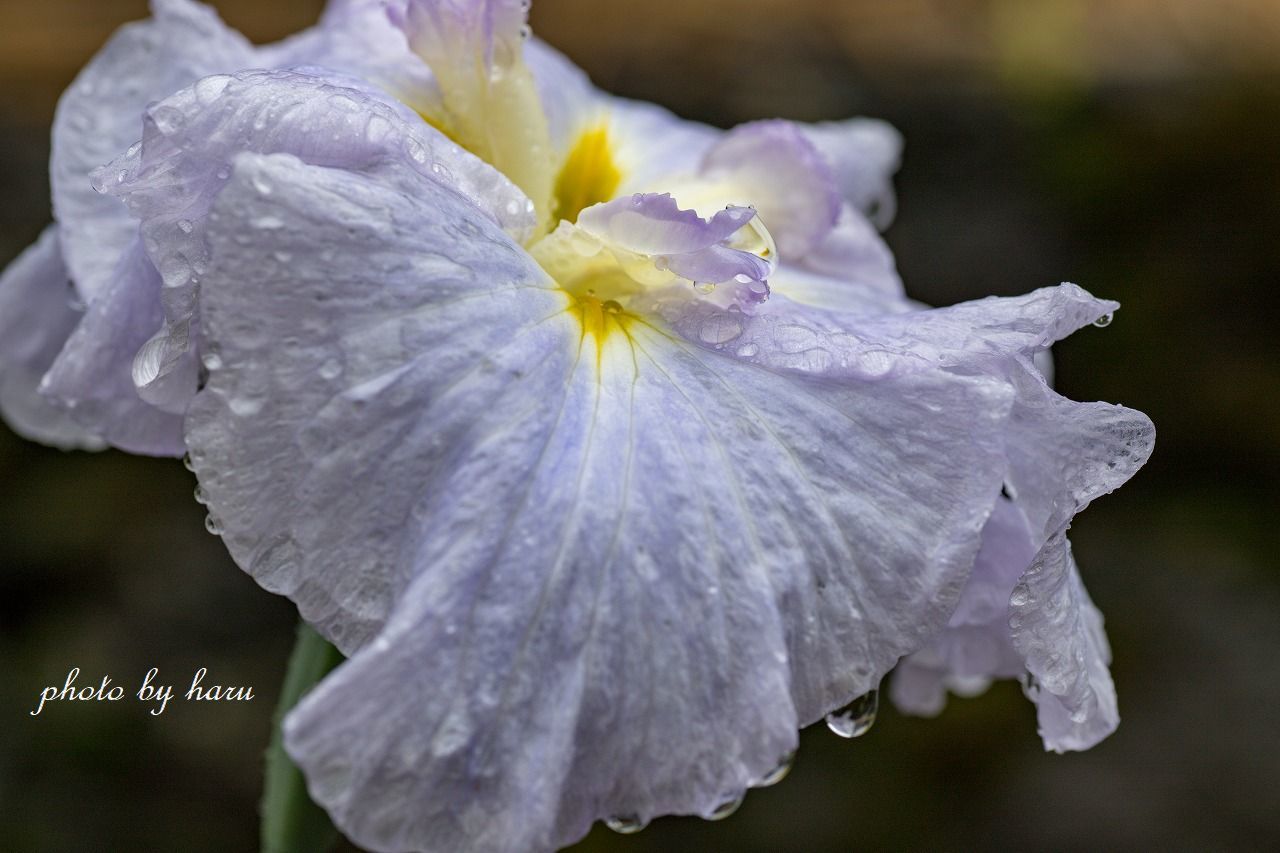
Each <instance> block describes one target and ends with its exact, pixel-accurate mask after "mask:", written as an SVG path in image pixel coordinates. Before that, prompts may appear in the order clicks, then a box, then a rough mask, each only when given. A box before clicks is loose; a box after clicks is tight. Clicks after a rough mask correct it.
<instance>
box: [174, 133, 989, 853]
mask: <svg viewBox="0 0 1280 853" xmlns="http://www.w3.org/2000/svg"><path fill="white" fill-rule="evenodd" d="M261 182H266V183H267V184H268V185H270V186H271V187H272V188H273V190H272V192H271V193H269V194H263V193H261V192H259V191H258V189H257V185H258V184H259V183H261ZM214 212H215V213H216V214H217V217H216V218H211V220H210V221H211V226H210V229H209V232H208V233H209V241H210V246H211V257H210V267H209V270H208V272H207V273H206V274H205V287H204V289H203V290H202V294H201V302H202V305H203V306H204V315H203V316H204V321H205V332H206V334H207V335H208V336H209V338H210V342H211V343H212V344H215V345H216V347H217V349H216V351H217V353H218V358H219V360H220V364H219V365H218V366H217V367H216V369H213V370H212V371H211V374H210V379H209V384H208V385H207V387H206V388H205V390H204V391H203V392H202V393H201V395H200V396H199V397H198V398H197V400H196V402H195V404H194V405H193V407H192V410H191V414H190V415H189V421H188V442H189V444H190V446H191V453H192V458H193V461H194V463H195V466H196V470H197V473H198V476H199V477H200V480H201V483H202V485H203V486H204V487H205V489H206V492H207V493H208V495H209V500H210V509H211V511H212V512H213V514H214V515H215V517H216V519H217V521H218V523H219V524H220V525H221V526H222V528H223V529H224V530H225V538H226V540H227V543H228V546H229V547H230V549H231V551H232V553H233V555H235V556H236V558H237V561H238V562H240V563H241V564H242V565H244V566H245V567H246V568H247V569H248V570H249V571H250V572H251V573H253V574H254V575H255V577H257V578H258V579H259V580H260V582H262V583H263V584H264V585H266V586H268V587H269V588H272V589H278V590H281V591H285V592H288V593H289V594H290V595H292V596H293V597H294V598H295V600H297V601H298V602H299V604H300V607H301V609H302V611H303V613H304V615H306V616H307V618H308V619H309V620H311V621H313V622H314V623H316V624H317V625H318V626H319V627H320V629H321V630H322V631H323V632H324V633H326V635H328V636H330V637H331V638H332V639H334V640H335V641H336V642H338V643H339V645H340V646H341V647H343V648H344V649H346V650H347V651H350V652H355V653H356V655H355V657H354V658H353V659H352V660H351V661H350V662H349V663H348V664H347V665H346V666H344V667H343V668H342V669H340V670H339V671H338V672H337V673H335V675H334V676H333V677H332V678H331V679H330V680H328V681H327V682H326V683H325V684H324V685H322V686H321V687H319V688H318V689H317V690H316V691H315V692H313V693H312V694H311V695H310V698H309V699H308V701H307V702H306V703H305V704H304V705H303V706H302V707H301V708H300V709H299V710H298V711H297V712H296V713H295V714H294V715H293V716H292V717H291V718H290V722H289V724H288V744H289V748H290V750H291V752H292V754H293V755H294V756H295V758H296V759H297V760H298V761H299V762H300V763H301V765H302V766H303V767H304V769H305V770H306V772H307V773H308V776H309V778H310V780H311V787H312V791H313V793H314V794H315V796H316V797H317V798H318V800H319V801H320V802H322V803H323V804H324V805H325V806H326V807H327V808H328V809H329V810H330V812H331V813H332V814H333V815H334V817H335V818H336V819H337V821H338V822H339V824H340V826H342V827H343V829H344V830H345V831H347V832H348V833H349V834H351V835H352V836H353V837H354V838H355V839H356V840H357V841H358V842H360V843H362V844H365V845H366V846H371V847H374V848H376V849H410V848H412V849H420V848H428V849H432V848H438V849H450V850H459V851H465V850H482V849H483V850H489V849H499V850H520V851H526V850H530V849H547V848H550V847H553V846H558V845H561V844H564V843H567V842H568V841H571V840H573V839H575V838H577V837H579V836H580V835H581V834H582V833H583V832H585V831H586V829H587V828H588V826H589V824H590V822H591V821H592V820H595V819H598V818H602V817H605V816H607V815H610V814H624V813H636V814H639V815H641V816H642V817H648V816H653V815H656V814H660V813H666V812H674V811H679V812H695V813H703V814H707V813H710V812H711V811H712V810H713V809H714V808H715V807H716V806H717V805H719V804H720V803H721V802H723V801H724V800H725V799H728V798H732V797H734V796H736V795H737V794H739V793H740V792H741V791H742V790H743V789H744V788H745V787H747V786H748V785H750V784H753V783H754V782H756V781H758V780H760V779H761V778H763V777H764V776H766V775H767V774H768V773H769V772H770V771H771V770H772V769H773V768H774V766H775V765H776V763H777V762H778V761H779V760H780V759H781V757H782V755H783V754H784V753H785V752H786V751H788V750H789V749H791V748H792V747H793V745H794V742H795V731H796V727H797V725H798V724H802V723H808V722H811V721H813V720H816V719H818V718H820V717H821V716H822V715H823V714H825V713H827V712H828V711H830V710H832V709H833V708H835V707H837V706H839V705H841V704H843V703H845V702H847V701H848V700H849V699H851V698H853V696H855V695H857V694H859V693H861V692H865V691H866V690H869V689H871V688H872V687H874V686H875V685H876V684H877V683H878V681H879V679H880V678H881V677H882V676H883V675H884V673H885V672H886V671H887V670H888V669H889V668H890V667H891V666H892V665H893V663H894V662H895V661H896V660H897V659H898V657H900V656H901V655H903V654H906V653H907V652H909V651H911V650H912V649H914V648H916V647H918V645H919V644H920V643H922V642H923V641H924V640H925V639H926V638H927V637H928V636H931V635H932V634H933V633H934V632H935V631H936V630H937V629H938V628H939V627H941V625H942V624H944V623H945V621H946V618H947V616H948V614H949V613H950V611H951V609H952V607H953V606H954V603H955V600H956V598H957V597H958V595H959V593H960V589H961V587H962V586H963V581H964V577H965V575H966V574H967V569H968V566H969V565H970V564H971V562H972V560H973V556H974V554H975V553H976V551H977V548H978V534H979V531H980V529H981V526H982V523H983V520H984V519H985V517H986V515H987V513H988V512H989V509H990V506H991V502H992V500H993V499H994V495H995V494H996V493H997V492H998V490H999V486H1000V482H1001V475H1002V467H1003V458H1004V457H1003V442H1002V438H1001V432H1002V429H1001V425H1002V424H1003V423H1004V419H1005V418H1006V416H1007V412H1008V406H1009V404H1010V402H1011V397H1010V393H1009V389H1008V388H1007V387H1006V386H1005V385H1003V384H1002V383H1000V382H993V381H990V380H988V379H985V378H982V377H966V376H959V375H956V374H952V373H948V372H945V371H941V370H934V371H932V372H928V373H924V372H920V373H905V374H903V375H902V376H899V377H893V378H890V379H887V380H884V381H874V382H866V381H850V382H848V383H845V384H843V385H840V384H833V383H831V382H829V381H827V380H826V379H824V378H821V377H814V378H809V377H805V376H800V375H784V373H782V372H778V371H772V370H762V369H761V368H760V367H758V366H756V365H753V364H749V363H746V362H742V361H739V360H736V359H732V358H725V357H724V355H722V354H720V353H717V352H710V351H707V350H704V349H702V348H699V347H696V346H691V345H688V344H684V343H682V342H680V341H679V340H678V338H675V337H673V336H672V335H671V334H670V332H660V331H658V330H656V329H653V328H651V327H649V326H647V325H645V324H644V323H639V322H636V323H634V324H633V325H632V326H630V327H629V329H628V334H627V335H616V336H612V337H611V338H609V339H607V340H606V341H605V343H604V345H603V346H604V348H603V349H602V350H601V351H600V352H599V354H598V355H597V353H595V352H594V351H592V350H593V349H594V347H595V346H596V344H595V343H594V342H593V339H592V338H590V337H584V334H583V331H582V329H581V327H580V326H579V323H578V321H577V320H576V319H575V318H574V314H573V311H572V310H566V309H572V304H573V303H572V299H571V297H569V296H568V294H566V293H565V292H563V291H561V290H559V289H558V288H555V287H554V286H553V285H552V283H551V282H550V281H549V280H548V279H546V277H545V275H544V274H542V273H541V271H540V270H538V269H537V267H536V266H534V265H533V263H532V261H531V260H530V259H529V258H528V257H527V256H526V255H524V253H523V252H521V251H520V250H519V249H518V248H517V247H516V246H515V245H514V244H512V243H511V242H510V241H509V240H508V238H506V237H505V236H504V235H502V233H501V232H500V231H498V229H497V228H496V226H495V225H494V224H493V223H492V221H490V220H488V219H487V218H486V217H484V216H483V215H481V214H480V213H479V212H478V211H474V210H471V209H469V208H467V207H466V205H465V202H464V201H463V200H462V199H461V198H460V197H459V196H457V195H455V194H452V193H449V192H447V191H445V190H443V189H442V188H440V187H439V186H437V185H435V184H433V183H431V182H428V181H423V182H422V185H421V186H419V187H417V188H416V189H415V191H414V192H412V193H405V192H400V191H397V190H396V189H395V188H393V187H387V186H384V185H382V184H380V183H379V182H378V180H377V176H376V175H372V174H358V173H350V172H344V171H341V170H334V169H322V168H317V167H314V166H306V165H304V164H302V163H300V162H299V161H297V160H295V159H293V158H284V157H279V156H276V157H265V158H264V157H258V156H253V155H242V156H241V157H240V158H238V159H237V161H236V169H235V172H234V173H233V176H232V178H231V179H230V181H229V182H228V183H227V185H226V187H225V188H224V189H223V191H222V193H221V194H220V195H219V197H218V199H217V201H216V202H215V210H214ZM264 216H270V217H272V218H273V219H275V220H278V221H279V223H280V224H279V227H277V228H275V229H272V233H271V234H269V235H266V234H261V233H255V232H254V231H253V229H248V230H246V229H243V228H241V227H239V223H244V222H252V221H253V220H254V219H255V218H261V217H264ZM441 223H445V227H448V226H449V225H452V227H453V228H454V229H455V230H454V232H453V233H448V232H446V231H445V227H442V226H441ZM464 223H465V224H464ZM281 250H283V251H285V252H288V253H289V254H290V257H291V258H292V259H293V260H292V261H290V262H288V263H282V262H280V261H279V259H277V258H276V257H275V255H274V253H275V252H278V251H281ZM326 251H327V254H325V253H326ZM322 295H323V296H325V297H326V298H324V299H319V298H318V297H319V296H322ZM296 328H305V329H307V330H308V335H307V336H306V338H305V339H303V338H301V337H300V336H296V335H294V334H292V333H291V332H290V330H291V329H296ZM584 348H585V349H586V352H584V351H583V350H584ZM931 407H939V408H941V409H942V410H944V411H945V412H946V413H947V414H946V416H939V415H937V414H935V413H933V412H932V410H931ZM921 447H928V448H930V449H931V452H930V453H928V454H921V453H920V452H919V448H921ZM907 460H911V462H910V465H907V464H906V461H907ZM906 470H910V471H911V483H910V485H908V484H907V483H905V482H903V480H902V476H903V472H904V471H906ZM531 567H533V570H531ZM393 608H394V609H393ZM655 613H658V614H662V613H665V614H667V616H666V617H664V618H659V620H658V621H657V622H656V623H655V621H654V615H653V614H655ZM388 614H392V615H390V619H389V621H388ZM384 626H385V627H384ZM784 626H785V628H784ZM655 627H657V628H659V629H660V630H655ZM379 629H382V630H383V631H384V633H383V634H381V635H378V636H377V638H376V639H373V638H374V636H375V634H376V632H377V631H378V630H379ZM657 661H662V662H663V663H664V665H663V666H655V665H654V664H655V662H657ZM410 676H411V677H410ZM392 682H394V683H396V684H398V685H399V688H398V689H397V690H389V689H387V686H388V685H389V684H391V683H392ZM370 703H376V704H377V706H378V713H377V714H373V713H372V710H373V709H372V706H371V705H370ZM352 726H357V727H358V728H359V737H356V731H355V729H353V728H352Z"/></svg>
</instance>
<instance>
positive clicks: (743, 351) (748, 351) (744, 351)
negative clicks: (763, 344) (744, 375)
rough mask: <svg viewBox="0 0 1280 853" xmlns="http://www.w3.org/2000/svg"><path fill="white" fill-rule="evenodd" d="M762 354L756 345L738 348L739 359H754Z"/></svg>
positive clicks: (744, 345)
mask: <svg viewBox="0 0 1280 853" xmlns="http://www.w3.org/2000/svg"><path fill="white" fill-rule="evenodd" d="M759 353H760V347H758V346H756V345H755V344H743V345H742V346H740V347H738V357H739V358H752V357H753V356H756V355H758V354H759Z"/></svg>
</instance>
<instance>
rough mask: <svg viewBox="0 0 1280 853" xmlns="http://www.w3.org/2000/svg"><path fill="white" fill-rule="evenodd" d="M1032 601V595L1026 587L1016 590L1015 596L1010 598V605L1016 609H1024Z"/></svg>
mask: <svg viewBox="0 0 1280 853" xmlns="http://www.w3.org/2000/svg"><path fill="white" fill-rule="evenodd" d="M1030 600H1031V593H1030V592H1028V591H1027V588H1026V587H1025V586H1019V587H1017V588H1015V589H1014V591H1013V594H1012V595H1010V596H1009V603H1010V604H1012V605H1013V606H1014V607H1022V606H1023V605H1025V604H1026V603H1027V602H1028V601H1030Z"/></svg>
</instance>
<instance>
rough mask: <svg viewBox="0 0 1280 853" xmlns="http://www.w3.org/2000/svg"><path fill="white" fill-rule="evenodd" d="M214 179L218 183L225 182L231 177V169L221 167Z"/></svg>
mask: <svg viewBox="0 0 1280 853" xmlns="http://www.w3.org/2000/svg"><path fill="white" fill-rule="evenodd" d="M215 177H217V179H218V180H220V181H225V180H226V179H227V178H229V177H231V167H230V166H223V167H222V168H220V169H219V170H218V171H217V172H216V173H215Z"/></svg>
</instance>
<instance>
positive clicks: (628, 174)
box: [608, 98, 724, 194]
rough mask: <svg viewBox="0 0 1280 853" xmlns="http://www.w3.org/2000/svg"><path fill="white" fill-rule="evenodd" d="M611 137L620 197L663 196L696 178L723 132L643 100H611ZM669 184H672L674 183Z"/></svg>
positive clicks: (609, 114) (609, 108) (609, 113)
mask: <svg viewBox="0 0 1280 853" xmlns="http://www.w3.org/2000/svg"><path fill="white" fill-rule="evenodd" d="M608 116H609V128H610V138H611V139H613V140H615V144H616V146H617V159H618V165H619V167H620V169H621V171H622V183H621V185H620V186H619V188H618V192H619V193H623V194H625V193H637V192H640V193H653V192H667V191H670V190H672V189H673V188H674V187H676V186H677V185H678V184H679V182H680V181H683V180H689V179H691V178H693V177H695V176H696V175H697V172H698V168H699V167H700V165H701V163H702V159H703V158H704V157H705V156H706V153H707V151H709V150H710V149H711V146H713V145H714V144H715V142H716V140H717V139H719V138H720V137H721V136H722V135H723V133H724V131H722V130H719V129H717V128H714V127H711V126H709V125H705V124H699V123H698V122H693V121H688V120H687V119H683V118H679V117H677V116H676V115H674V114H673V113H671V112H670V111H669V110H666V109H664V108H662V107H659V106H656V105H654V104H649V103H645V102H642V101H630V100H626V99H624V98H610V99H609V105H608ZM673 179H674V180H673Z"/></svg>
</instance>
